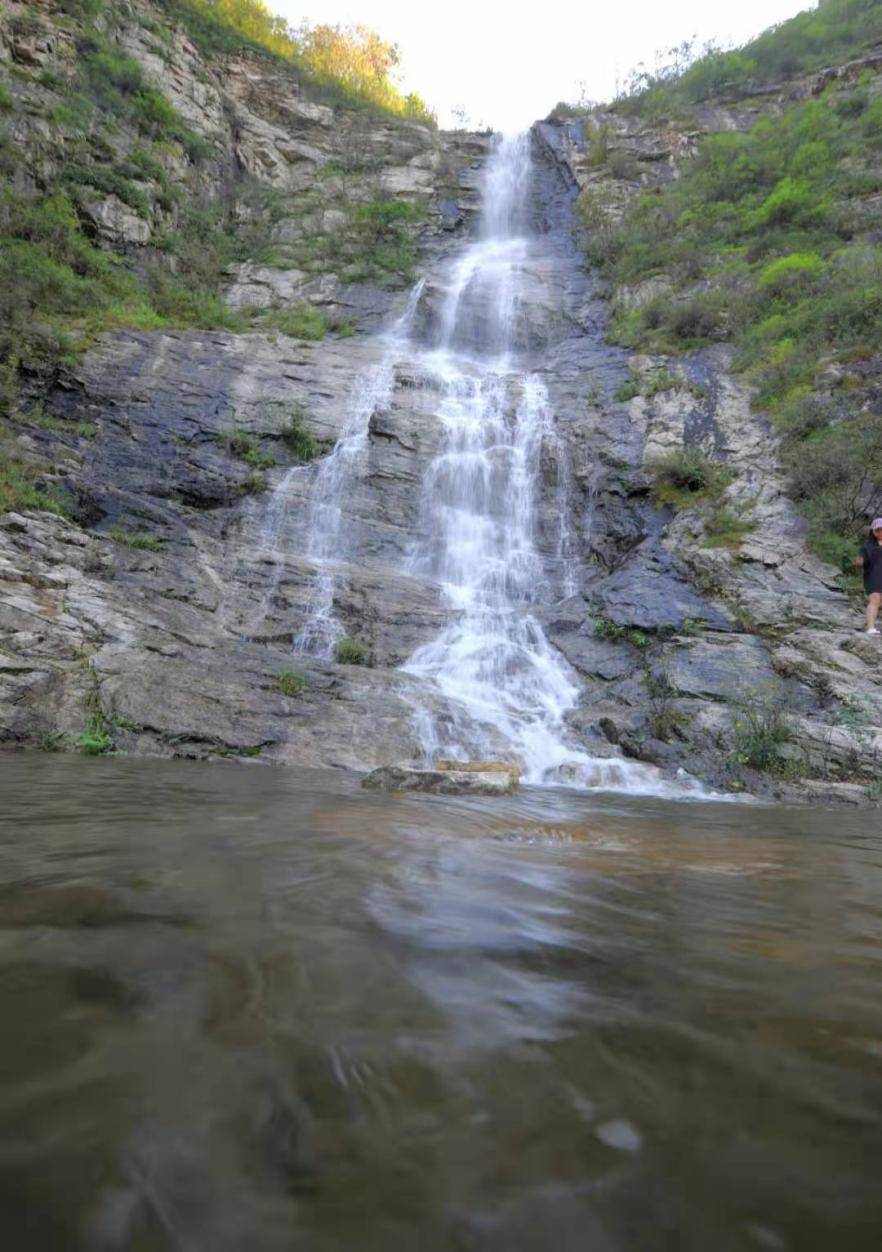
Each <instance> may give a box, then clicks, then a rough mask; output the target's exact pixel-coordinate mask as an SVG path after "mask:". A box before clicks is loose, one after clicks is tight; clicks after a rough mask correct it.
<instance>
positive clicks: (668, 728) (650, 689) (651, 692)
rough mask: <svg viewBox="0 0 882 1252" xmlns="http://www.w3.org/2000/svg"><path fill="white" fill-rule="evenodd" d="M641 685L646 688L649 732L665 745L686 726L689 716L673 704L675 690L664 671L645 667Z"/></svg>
mask: <svg viewBox="0 0 882 1252" xmlns="http://www.w3.org/2000/svg"><path fill="white" fill-rule="evenodd" d="M643 685H644V687H645V688H646V702H647V708H648V715H647V725H648V727H649V732H650V734H651V735H652V736H653V737H654V738H655V739H661V740H663V741H664V742H665V743H666V742H667V741H668V740H669V739H670V738H671V736H672V735H676V734H677V733H678V732H679V731H681V730H683V729H684V727H685V726H687V725H688V723H689V720H690V718H689V714H688V713H686V712H684V711H683V710H682V709H678V708H677V707H676V705H675V704H674V700H675V698H676V695H677V688H676V687H675V686H674V684H673V683H672V682H671V679H670V675H669V674H668V673H667V672H666V671H665V670H651V669H649V667H648V666H647V667H646V668H645V669H644V670H643Z"/></svg>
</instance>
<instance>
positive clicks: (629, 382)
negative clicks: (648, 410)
mask: <svg viewBox="0 0 882 1252" xmlns="http://www.w3.org/2000/svg"><path fill="white" fill-rule="evenodd" d="M639 395H640V379H639V378H638V377H637V375H636V374H634V373H631V374H629V376H628V378H626V379H625V381H624V382H623V383H619V385H618V387H616V389H615V391H614V392H613V399H614V400H615V401H616V402H617V403H619V404H624V403H627V401H628V400H633V399H634V397H635V396H639Z"/></svg>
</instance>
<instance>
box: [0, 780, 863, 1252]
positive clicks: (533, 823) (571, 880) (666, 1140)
mask: <svg viewBox="0 0 882 1252" xmlns="http://www.w3.org/2000/svg"><path fill="white" fill-rule="evenodd" d="M0 777H2V788H3V802H4V803H3V812H2V820H3V822H4V837H3V842H2V845H0V882H2V887H0V1012H2V1019H0V1020H2V1023H3V1029H2V1033H0V1075H2V1078H0V1084H2V1085H0V1121H2V1141H0V1161H2V1170H0V1222H2V1230H3V1232H4V1245H5V1246H6V1247H9V1248H10V1249H14V1250H15V1252H31V1250H33V1252H54V1250H55V1249H59V1250H61V1249H63V1250H64V1252H77V1250H79V1249H89V1250H90V1252H91V1250H93V1249H94V1250H96V1252H116V1250H119V1249H127V1250H128V1249H131V1250H133V1252H159V1250H165V1249H174V1250H176V1252H177V1250H181V1252H193V1250H198V1252H203V1250H204V1252H241V1250H242V1249H244V1248H249V1249H255V1252H275V1250H276V1249H279V1250H280V1252H281V1250H282V1249H285V1250H286V1252H287V1250H289V1249H292V1248H305V1249H309V1250H310V1252H312V1249H315V1250H316V1252H326V1250H327V1252H332V1250H333V1252H344V1250H345V1252H349V1250H350V1249H359V1250H368V1252H399V1250H400V1252H405V1250H406V1252H413V1250H414V1249H419V1252H448V1250H449V1249H453V1250H458V1249H462V1250H463V1252H482V1250H484V1249H486V1250H488V1252H496V1250H497V1249H499V1250H500V1252H502V1250H503V1249H504V1250H505V1252H532V1250H533V1249H542V1252H547V1249H548V1248H549V1247H550V1246H553V1247H554V1248H555V1249H564V1250H565V1252H569V1250H570V1249H573V1250H575V1249H579V1252H583V1250H585V1249H588V1250H590V1252H594V1250H597V1252H606V1250H607V1249H608V1250H611V1252H633V1250H639V1252H643V1250H644V1249H646V1250H651V1252H657V1250H662V1252H667V1250H668V1249H670V1250H672V1252H673V1250H676V1252H680V1250H682V1249H686V1250H689V1252H727V1250H729V1249H733V1250H734V1249H747V1250H749V1249H789V1250H792V1252H827V1250H828V1249H829V1248H831V1247H833V1246H837V1247H843V1248H847V1249H849V1252H856V1250H858V1252H859V1250H862V1249H864V1248H866V1249H870V1248H873V1249H876V1248H878V1247H879V1245H880V1231H882V1188H880V1187H879V1180H878V1179H879V1160H880V1159H882V1155H880V1154H882V996H880V991H882V835H880V834H879V833H878V830H877V829H876V827H877V825H878V824H877V823H873V822H872V821H871V820H868V819H867V818H866V816H865V815H859V814H842V813H839V812H837V813H833V814H830V813H824V812H801V811H788V810H782V809H767V808H762V807H759V806H735V805H710V804H696V803H693V804H691V805H689V806H685V805H679V806H678V805H675V804H673V803H670V802H663V801H659V800H643V801H638V800H634V799H628V800H627V801H619V800H617V799H616V798H614V797H606V798H600V797H596V796H584V795H583V796H580V795H578V794H575V793H572V794H571V793H563V794H561V793H560V792H548V793H546V792H541V791H532V792H525V793H524V794H523V795H521V796H520V797H517V798H511V799H498V798H493V799H469V800H456V799H450V798H440V797H427V796H423V797H414V796H382V795H372V794H370V795H369V794H366V793H364V792H361V791H360V790H359V789H358V787H357V786H356V785H355V783H354V781H352V780H348V779H345V778H340V777H339V776H336V775H335V776H331V775H327V774H325V775H322V774H300V773H296V772H289V771H271V770H265V769H258V768H247V767H243V766H233V765H226V764H221V763H219V764H216V765H207V766H200V765H193V764H188V765H185V764H183V763H174V762H168V763H165V762H152V761H151V762H145V761H122V760H120V761H115V760H109V761H95V762H82V761H79V760H71V759H58V760H56V759H53V758H46V757H33V758H27V757H12V758H10V757H7V758H3V759H0Z"/></svg>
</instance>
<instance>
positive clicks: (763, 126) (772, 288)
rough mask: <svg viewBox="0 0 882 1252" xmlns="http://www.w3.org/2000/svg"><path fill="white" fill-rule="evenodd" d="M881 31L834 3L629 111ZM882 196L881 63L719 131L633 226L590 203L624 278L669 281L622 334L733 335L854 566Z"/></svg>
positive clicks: (878, 10) (856, 0) (813, 517)
mask: <svg viewBox="0 0 882 1252" xmlns="http://www.w3.org/2000/svg"><path fill="white" fill-rule="evenodd" d="M880 36H882V4H880V3H879V2H878V0H874V2H872V3H871V2H870V0H833V2H832V3H830V4H827V5H825V6H824V7H823V8H822V9H818V10H815V11H810V12H806V13H803V14H800V15H799V16H798V17H797V18H794V19H793V21H792V22H785V23H783V24H782V25H780V26H778V27H775V28H773V29H772V30H770V31H768V32H766V33H765V34H764V35H762V36H761V37H760V38H759V39H758V40H755V41H754V42H753V43H752V44H750V45H748V46H747V48H744V49H741V50H740V52H737V53H727V54H722V53H718V52H711V53H710V54H709V55H707V56H705V57H703V58H702V59H700V60H698V61H696V62H695V63H694V64H692V65H688V66H687V65H684V63H683V60H682V58H681V59H680V61H679V62H677V63H676V65H675V67H674V68H671V67H669V70H668V71H665V72H663V73H662V74H661V76H657V77H656V78H655V79H653V81H652V82H647V83H643V84H642V86H641V88H640V90H639V91H638V93H637V94H636V96H632V97H631V98H629V99H628V100H622V101H619V102H618V105H617V107H619V108H622V109H624V110H625V111H629V110H630V111H637V112H643V111H646V112H647V113H648V114H649V115H650V116H651V117H656V116H658V117H661V116H663V115H665V114H667V115H668V116H672V115H676V114H677V112H678V110H680V111H682V107H683V106H684V105H685V104H687V103H690V102H691V103H695V102H697V101H700V100H704V99H707V98H709V96H710V95H711V94H713V93H714V92H715V91H719V90H721V89H722V88H723V87H725V92H726V93H727V94H731V93H732V92H736V93H739V94H741V95H744V94H746V93H747V92H748V90H749V87H750V86H751V85H752V84H757V85H762V84H763V83H767V82H770V81H777V79H779V78H780V77H787V76H792V75H793V74H796V73H799V72H802V71H804V70H806V69H811V68H813V67H816V66H818V65H821V64H830V63H833V62H835V61H836V60H838V59H841V58H843V57H847V56H852V55H855V56H856V55H858V54H860V52H862V51H863V50H865V49H866V48H869V47H870V46H871V45H872V44H873V43H874V41H876V40H878V39H879V38H880ZM880 192H882V79H880V76H879V75H878V74H877V73H875V72H873V71H870V70H868V71H865V72H864V73H863V74H862V75H861V76H860V77H858V78H856V79H854V80H848V79H845V80H842V81H834V82H833V83H832V84H831V85H830V86H828V87H827V88H825V89H824V90H823V92H822V93H821V94H820V95H819V96H818V97H817V98H814V99H808V100H806V101H804V102H801V103H796V104H793V105H791V106H790V107H788V108H785V109H784V110H783V111H782V112H780V113H775V114H772V113H769V114H767V115H765V116H763V117H761V118H760V120H759V121H757V122H756V123H755V125H754V126H753V127H752V128H751V129H750V130H748V131H747V132H746V133H739V132H734V131H726V132H723V133H719V134H714V135H710V136H708V137H707V138H706V139H705V140H704V142H703V144H702V146H701V149H700V151H699V154H698V155H697V157H696V158H695V159H694V160H693V161H691V162H690V163H688V164H687V165H686V166H685V167H684V168H683V171H682V176H681V177H680V178H679V179H678V180H676V181H675V182H673V183H671V184H669V185H668V186H666V187H664V188H662V189H661V191H659V192H656V193H653V194H651V195H643V196H641V197H639V198H638V199H637V200H636V201H635V203H634V204H633V205H632V207H631V209H630V210H629V211H628V212H627V213H626V215H625V218H624V220H623V221H622V222H621V223H620V224H616V222H615V221H614V219H613V217H612V216H611V213H610V207H611V206H609V205H606V204H605V203H604V202H603V198H602V196H600V195H599V194H598V193H597V192H593V191H592V192H586V193H583V203H582V210H583V217H584V218H585V220H586V224H587V225H588V227H589V230H590V232H591V241H590V243H589V251H590V253H591V256H592V258H593V259H594V260H595V261H596V262H598V263H600V264H601V265H603V266H604V267H605V268H606V269H607V271H608V272H609V274H610V275H611V277H612V278H613V280H614V281H615V282H616V283H621V284H629V285H633V284H639V283H643V282H646V281H647V280H649V279H653V278H657V277H659V276H664V279H665V280H666V281H665V284H664V285H663V286H662V287H661V288H660V289H659V290H658V291H657V292H656V294H655V295H653V296H652V297H651V298H650V299H649V300H648V301H647V302H646V303H645V304H644V305H643V307H642V308H640V309H639V310H633V309H624V308H620V309H618V310H617V311H616V313H615V316H614V317H613V319H612V323H611V337H612V338H614V339H615V340H616V341H618V342H620V343H621V344H623V345H624V346H627V347H630V348H636V349H639V350H643V351H650V352H667V353H675V352H682V351H684V350H688V349H690V348H693V347H698V346H700V345H702V344H705V343H708V342H711V341H714V340H728V341H730V342H732V343H733V345H734V347H735V350H736V356H735V365H736V369H738V370H740V371H741V372H743V373H744V375H745V377H746V378H747V380H748V381H749V383H750V384H751V385H752V388H753V392H754V396H755V405H756V407H757V408H759V409H761V410H762V411H764V412H766V413H768V414H769V415H770V417H771V418H772V420H773V422H774V424H775V426H776V427H777V429H778V431H779V432H780V434H781V436H782V456H783V461H784V464H785V467H786V469H787V470H788V473H789V478H790V487H791V492H792V494H793V496H794V498H795V499H796V501H797V502H798V503H799V505H800V507H801V508H802V510H803V511H804V513H805V515H806V516H807V518H808V521H809V525H810V531H809V540H810V543H811V544H812V546H813V548H814V550H815V551H816V552H817V553H818V554H819V555H821V556H823V557H824V558H825V559H828V560H833V561H834V562H835V563H836V564H838V565H841V566H842V568H843V571H844V572H847V570H848V569H849V563H850V559H851V556H852V555H853V550H854V547H855V542H856V540H857V539H858V538H859V537H860V532H861V529H862V527H863V525H864V524H865V519H866V517H867V514H868V513H875V512H878V511H879V510H880V509H882V422H880V420H879V417H878V402H877V399H876V392H875V389H874V383H873V378H874V376H875V374H876V372H877V369H876V366H875V365H874V362H876V361H878V357H879V354H880V352H882V246H880V245H879V244H878V242H877V236H878V229H877V217H876V207H875V206H876V203H877V201H878V196H879V193H880ZM636 386H637V384H636V383H635V384H632V385H631V386H627V385H626V388H625V389H622V391H621V392H620V394H625V392H626V391H628V392H630V393H631V394H636V390H635V387H636ZM671 486H672V487H673V489H674V490H675V491H676V490H678V488H677V487H676V485H675V484H672V485H671ZM689 490H690V491H692V490H693V489H692V488H689ZM671 502H674V501H671ZM718 520H720V521H721V522H722V521H725V520H727V519H723V518H721V519H718ZM728 520H729V521H731V519H728ZM742 525H743V523H742ZM723 529H725V527H724V526H722V525H721V526H718V527H717V528H716V533H717V534H718V535H719V534H720V533H721V531H722V530H723ZM711 537H713V536H711Z"/></svg>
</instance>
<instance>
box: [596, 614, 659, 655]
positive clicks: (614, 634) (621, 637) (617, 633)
mask: <svg viewBox="0 0 882 1252" xmlns="http://www.w3.org/2000/svg"><path fill="white" fill-rule="evenodd" d="M594 633H595V635H596V636H597V637H598V639H611V640H613V641H614V642H615V643H629V644H631V646H632V647H633V648H639V649H640V651H643V649H644V648H648V647H649V644H650V637H649V635H647V634H646V632H645V631H643V630H637V629H636V628H635V627H634V626H619V625H617V624H616V623H615V622H612V621H610V619H609V618H608V617H595V619H594Z"/></svg>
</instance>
